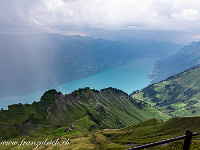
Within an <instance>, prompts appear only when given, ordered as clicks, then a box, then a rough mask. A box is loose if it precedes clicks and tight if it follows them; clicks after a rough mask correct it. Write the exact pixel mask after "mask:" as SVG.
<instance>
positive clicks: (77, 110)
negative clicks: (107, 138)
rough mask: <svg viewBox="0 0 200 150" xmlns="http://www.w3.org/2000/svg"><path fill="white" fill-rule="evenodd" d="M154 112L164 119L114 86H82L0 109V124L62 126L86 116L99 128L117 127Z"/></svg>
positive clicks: (151, 114) (150, 115)
mask: <svg viewBox="0 0 200 150" xmlns="http://www.w3.org/2000/svg"><path fill="white" fill-rule="evenodd" d="M158 114H159V115H160V116H161V117H162V118H163V119H166V118H168V116H167V115H165V114H163V113H161V112H159V111H157V110H155V109H153V108H152V107H150V106H148V105H146V104H144V103H143V102H139V101H136V100H134V99H132V98H130V97H129V95H128V94H126V93H124V92H123V91H121V90H118V89H113V88H108V89H103V90H101V91H97V90H91V89H89V88H85V89H79V90H76V91H74V92H72V93H71V94H66V95H63V94H62V93H60V92H57V91H56V90H50V91H47V92H46V93H44V95H43V96H42V97H41V100H40V101H39V102H33V103H32V104H25V105H23V104H16V105H10V106H8V110H1V111H0V124H2V125H10V126H12V125H15V124H16V125H18V124H26V123H31V124H46V125H63V124H67V123H72V122H74V121H77V120H79V119H81V118H83V117H85V116H89V117H90V118H91V120H92V121H94V122H95V123H96V124H97V125H98V127H100V128H120V127H124V126H127V125H130V124H133V123H136V122H140V121H144V120H147V119H150V118H154V117H157V116H158Z"/></svg>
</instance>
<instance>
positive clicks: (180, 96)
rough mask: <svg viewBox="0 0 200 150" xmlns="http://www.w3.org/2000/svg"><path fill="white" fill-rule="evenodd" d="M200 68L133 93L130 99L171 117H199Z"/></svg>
mask: <svg viewBox="0 0 200 150" xmlns="http://www.w3.org/2000/svg"><path fill="white" fill-rule="evenodd" d="M199 94H200V67H195V68H192V69H189V70H187V71H185V72H183V73H180V74H178V75H176V76H172V77H170V78H168V79H166V80H163V81H161V82H159V83H155V84H152V85H149V86H147V87H146V88H144V89H142V90H140V91H135V92H133V93H132V97H134V98H136V99H139V100H142V101H145V102H147V103H149V104H151V105H152V106H153V107H154V108H157V109H159V110H161V111H163V112H166V113H168V114H171V115H172V116H183V117H184V116H199V115H200V97H199V96H200V95H199Z"/></svg>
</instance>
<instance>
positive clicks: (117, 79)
mask: <svg viewBox="0 0 200 150" xmlns="http://www.w3.org/2000/svg"><path fill="white" fill-rule="evenodd" d="M155 62H156V59H152V58H142V59H136V60H133V61H130V62H128V63H126V64H124V65H121V66H118V67H114V68H110V69H107V70H104V71H102V72H99V73H97V74H94V75H91V76H87V77H85V78H82V79H79V80H75V81H71V82H67V83H65V84H62V85H59V86H57V87H56V88H55V89H56V90H57V91H60V92H62V93H63V94H68V93H71V92H73V91H74V90H77V89H79V88H84V87H90V88H91V89H96V90H100V89H103V88H108V87H114V88H118V89H120V90H123V91H124V92H126V93H128V94H130V93H131V92H133V91H135V90H140V89H142V88H144V87H146V86H147V85H148V84H149V83H150V79H148V78H147V76H148V75H149V74H150V73H151V72H152V69H153V67H154V63H155ZM47 90H49V89H46V90H44V91H39V92H35V93H32V94H28V95H23V96H13V97H1V98H0V99H1V104H0V108H4V109H7V106H8V105H11V104H17V103H29V104H31V103H32V102H33V101H39V100H40V97H41V96H42V95H43V94H44V92H45V91H47Z"/></svg>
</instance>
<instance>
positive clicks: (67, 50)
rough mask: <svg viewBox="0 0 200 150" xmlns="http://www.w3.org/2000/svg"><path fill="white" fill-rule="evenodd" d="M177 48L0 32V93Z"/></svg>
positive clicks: (58, 81)
mask: <svg viewBox="0 0 200 150" xmlns="http://www.w3.org/2000/svg"><path fill="white" fill-rule="evenodd" d="M179 48H180V45H177V44H174V43H169V42H164V41H155V40H130V41H109V40H105V39H93V38H90V37H82V36H66V35H60V34H45V33H43V34H33V35H11V34H1V35H0V51H1V55H0V70H1V74H0V96H15V95H23V94H27V93H31V92H35V91H38V90H41V89H50V88H52V87H55V86H57V85H59V84H62V83H65V82H69V81H72V80H76V79H80V78H83V77H86V76H89V75H91V74H95V73H98V72H100V71H102V70H105V69H107V68H110V67H114V66H118V65H121V64H124V63H126V62H128V61H130V60H133V59H135V58H143V57H153V58H163V57H164V56H168V55H169V54H171V53H172V52H174V51H177V50H178V49H179Z"/></svg>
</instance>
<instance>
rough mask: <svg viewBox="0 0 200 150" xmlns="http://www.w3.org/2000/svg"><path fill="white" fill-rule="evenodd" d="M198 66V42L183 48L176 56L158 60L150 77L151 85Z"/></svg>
mask: <svg viewBox="0 0 200 150" xmlns="http://www.w3.org/2000/svg"><path fill="white" fill-rule="evenodd" d="M199 64H200V42H193V43H191V44H190V45H187V46H184V47H183V48H181V49H180V50H179V51H178V52H177V53H176V54H174V55H171V56H170V57H168V58H166V59H161V60H159V61H158V62H157V63H156V65H155V68H154V71H153V72H154V73H153V74H152V75H151V76H150V78H152V79H153V81H152V83H156V82H159V81H162V80H164V79H166V78H168V77H170V76H173V75H176V74H178V73H181V72H183V71H185V70H187V69H190V68H191V67H194V66H198V65H199Z"/></svg>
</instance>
